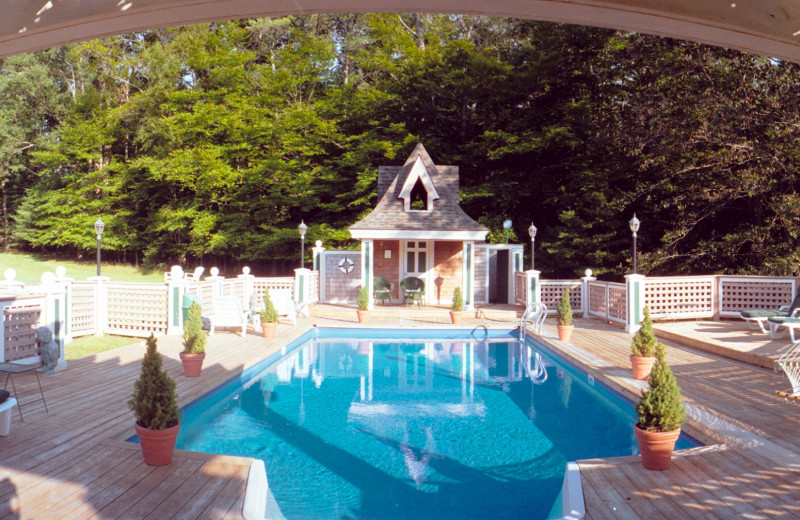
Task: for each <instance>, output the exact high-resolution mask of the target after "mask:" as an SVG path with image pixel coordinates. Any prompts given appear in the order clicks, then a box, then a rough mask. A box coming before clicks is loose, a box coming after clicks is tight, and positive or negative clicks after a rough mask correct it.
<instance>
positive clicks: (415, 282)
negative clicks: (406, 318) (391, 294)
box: [400, 276, 425, 307]
mask: <svg viewBox="0 0 800 520" xmlns="http://www.w3.org/2000/svg"><path fill="white" fill-rule="evenodd" d="M400 288H401V289H402V290H403V304H405V305H412V304H414V303H416V304H417V305H419V306H420V307H421V306H422V297H423V296H424V295H425V282H423V281H422V280H420V279H419V278H417V277H416V276H409V277H408V278H403V281H402V282H400Z"/></svg>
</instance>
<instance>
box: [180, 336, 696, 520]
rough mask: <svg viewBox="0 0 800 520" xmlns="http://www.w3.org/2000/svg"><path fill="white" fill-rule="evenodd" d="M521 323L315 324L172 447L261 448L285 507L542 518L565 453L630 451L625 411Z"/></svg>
mask: <svg viewBox="0 0 800 520" xmlns="http://www.w3.org/2000/svg"><path fill="white" fill-rule="evenodd" d="M484 333H486V334H487V337H486V338H485V339H484ZM515 333H516V332H515V331H509V330H504V331H497V330H494V331H485V330H484V331H478V333H477V334H475V335H476V336H477V337H478V338H479V339H480V340H482V341H479V340H476V339H475V338H474V337H473V335H472V334H471V332H470V331H467V330H464V331H453V330H435V331H434V330H427V331H414V330H384V331H376V330H374V329H373V330H364V329H344V330H343V329H315V330H314V331H312V333H310V334H307V335H305V336H304V337H302V338H300V339H299V340H298V341H296V342H294V343H293V344H292V345H290V346H289V347H288V348H287V349H285V353H282V354H281V355H276V356H273V357H271V358H269V359H267V360H264V362H262V363H260V364H259V365H258V366H256V367H253V368H252V369H250V370H248V371H247V372H246V373H245V374H243V375H242V376H241V377H238V378H236V379H235V380H232V381H230V382H229V383H227V384H225V385H223V386H222V387H220V388H218V389H216V390H215V391H213V392H211V393H210V394H209V395H207V396H204V397H203V398H201V399H199V400H197V401H196V402H194V403H192V404H190V405H189V406H187V407H186V409H185V410H184V419H183V421H182V425H181V434H180V436H179V438H178V444H177V447H178V448H180V449H187V450H193V451H201V452H208V453H219V454H228V455H240V456H247V457H254V458H259V459H261V460H263V461H264V463H265V466H266V471H267V477H268V481H269V487H270V491H271V492H272V494H273V496H274V498H275V500H276V501H277V504H278V507H279V508H280V514H281V515H282V516H284V517H285V518H287V519H315V520H316V519H342V518H348V519H349V518H360V519H400V518H404V519H405V518H415V519H442V518H480V519H485V518H493V519H494V518H526V519H531V518H533V519H535V518H541V519H544V518H547V517H548V514H549V513H550V511H551V508H552V506H553V503H554V500H555V499H556V497H557V496H558V494H559V491H560V489H561V483H562V479H563V475H564V468H565V465H566V463H567V461H570V460H576V459H584V458H593V457H613V456H621V455H630V454H634V453H636V451H637V446H636V441H635V439H634V436H633V423H634V422H635V412H634V408H633V403H632V402H630V401H627V400H625V399H624V398H622V397H621V396H619V395H617V394H615V393H614V392H612V391H610V390H608V389H607V388H604V387H603V386H602V385H600V384H597V383H595V382H594V381H593V380H592V379H591V377H589V376H587V375H585V374H582V373H580V372H579V371H578V370H577V369H575V368H574V367H571V366H569V365H568V364H567V363H565V362H564V361H563V360H561V359H559V358H558V357H557V356H555V355H553V354H552V353H550V352H548V351H546V350H545V349H544V347H542V346H540V345H538V344H533V343H530V342H529V343H528V344H526V345H522V344H520V343H519V342H518V341H517V340H516V338H515ZM366 334H370V335H371V336H372V337H369V336H367V335H366ZM694 445H696V444H695V443H694V442H693V441H692V440H690V439H688V438H684V439H681V440H679V444H678V446H677V447H678V448H682V447H690V446H694Z"/></svg>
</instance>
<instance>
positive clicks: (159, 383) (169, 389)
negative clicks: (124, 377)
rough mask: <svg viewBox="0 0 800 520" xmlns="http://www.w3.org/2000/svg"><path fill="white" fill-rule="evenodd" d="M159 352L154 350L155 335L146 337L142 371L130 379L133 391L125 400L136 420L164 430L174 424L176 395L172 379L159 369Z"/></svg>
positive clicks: (139, 423)
mask: <svg viewBox="0 0 800 520" xmlns="http://www.w3.org/2000/svg"><path fill="white" fill-rule="evenodd" d="M161 365H162V359H161V354H159V353H158V351H157V345H156V338H155V336H153V335H152V334H151V335H150V337H149V338H147V351H146V352H145V354H144V359H143V360H142V371H141V373H140V375H139V379H137V380H136V382H135V383H134V391H133V395H132V396H131V398H130V399H129V400H128V407H129V408H130V409H131V410H133V415H134V416H135V417H136V424H138V425H139V426H141V427H142V428H147V429H150V430H166V429H167V428H171V427H173V426H175V425H176V424H178V421H179V420H180V417H179V415H178V398H177V396H176V395H175V381H173V380H172V378H170V377H169V374H167V371H166V370H162V369H161Z"/></svg>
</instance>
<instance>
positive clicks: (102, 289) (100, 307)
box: [89, 276, 111, 337]
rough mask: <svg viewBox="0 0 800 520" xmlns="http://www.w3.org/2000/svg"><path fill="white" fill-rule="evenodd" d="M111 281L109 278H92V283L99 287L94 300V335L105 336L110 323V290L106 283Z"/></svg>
mask: <svg viewBox="0 0 800 520" xmlns="http://www.w3.org/2000/svg"><path fill="white" fill-rule="evenodd" d="M109 280H111V278H109V277H108V276H91V277H89V281H90V282H94V283H95V284H96V285H97V287H96V290H95V299H94V316H95V322H94V335H95V336H100V337H102V336H103V333H104V332H105V329H106V324H107V322H108V312H107V309H108V288H107V287H106V282H107V281H109Z"/></svg>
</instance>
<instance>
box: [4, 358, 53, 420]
mask: <svg viewBox="0 0 800 520" xmlns="http://www.w3.org/2000/svg"><path fill="white" fill-rule="evenodd" d="M38 368H39V365H25V364H22V363H0V372H3V373H5V374H6V382H5V384H4V385H3V390H5V389H6V388H7V387H8V382H9V381H11V389H12V390H13V392H14V397H16V398H17V411H18V412H19V419H20V421H22V422H25V419H23V418H22V407H23V406H27V405H29V404H33V403H38V402H39V401H41V402H42V403H43V404H44V410H45V412H47V413H50V411H49V410H48V409H47V401H45V399H44V391H43V390H42V383H41V381H39V372H38V371H37V369H38ZM25 372H33V373H34V374H35V375H36V384H38V385H39V395H40V396H41V397H39V398H38V399H33V400H30V401H28V402H26V403H23V402H22V400H21V399H20V397H19V396H18V395H17V387H16V385H14V374H24V373H25Z"/></svg>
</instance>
